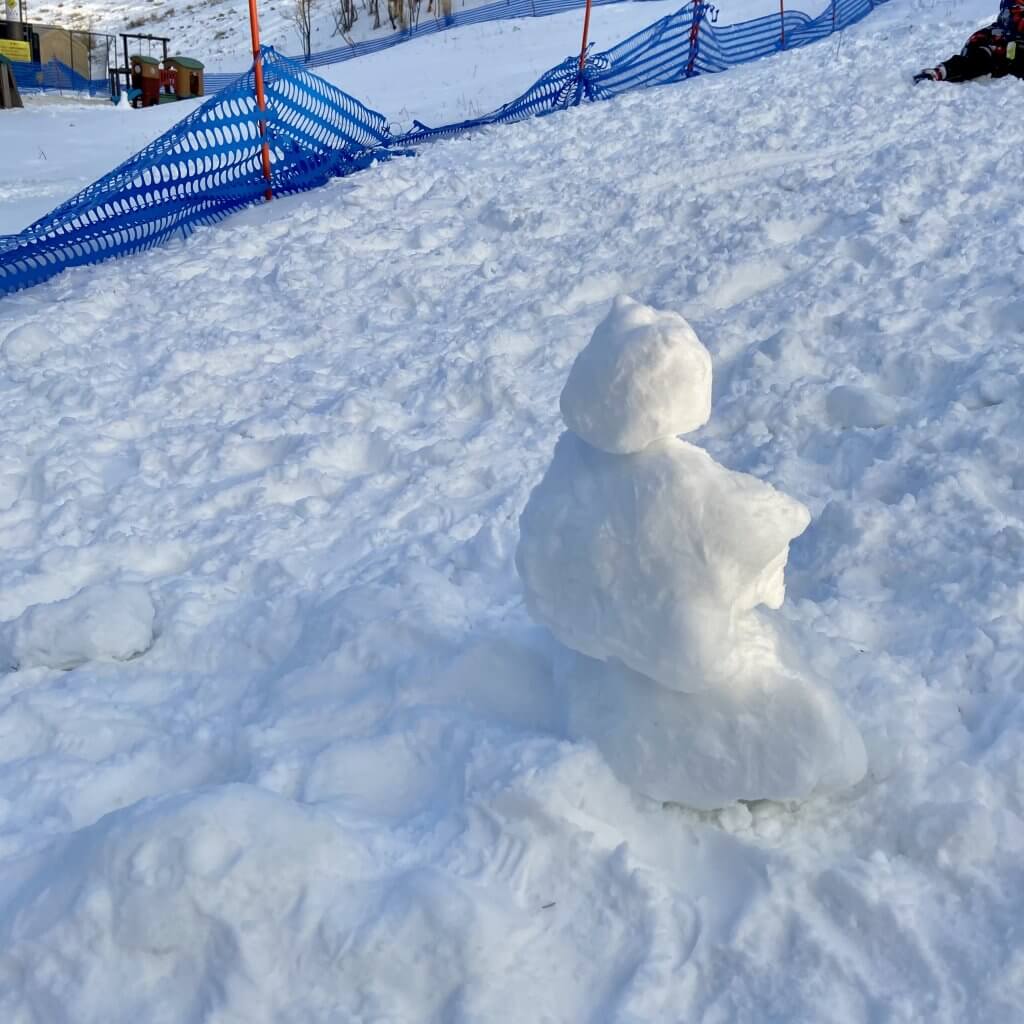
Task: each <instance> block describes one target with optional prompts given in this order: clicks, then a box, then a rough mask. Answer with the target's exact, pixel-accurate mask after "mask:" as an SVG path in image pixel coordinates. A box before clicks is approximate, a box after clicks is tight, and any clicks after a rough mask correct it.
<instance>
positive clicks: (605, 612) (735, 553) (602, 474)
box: [516, 433, 810, 693]
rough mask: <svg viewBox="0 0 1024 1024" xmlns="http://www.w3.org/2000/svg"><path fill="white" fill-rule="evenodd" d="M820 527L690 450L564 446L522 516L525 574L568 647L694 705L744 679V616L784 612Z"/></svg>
mask: <svg viewBox="0 0 1024 1024" xmlns="http://www.w3.org/2000/svg"><path fill="white" fill-rule="evenodd" d="M809 522H810V515H809V513H808V512H807V509H806V508H804V506H803V505H801V504H800V502H798V501H796V500H794V499H793V498H790V497H788V496H787V495H785V494H782V493H781V492H779V491H777V490H776V489H775V488H774V487H772V486H771V485H770V484H767V483H765V482H763V481H761V480H758V479H756V478H755V477H752V476H748V475H746V474H743V473H735V472H732V471H731V470H728V469H725V468H724V467H722V466H719V465H718V464H717V463H716V462H714V460H713V459H712V458H711V457H710V456H709V455H708V454H707V453H706V452H704V451H702V450H701V449H700V448H697V447H695V446H694V445H691V444H688V443H687V442H685V441H680V440H678V439H676V438H668V439H665V440H662V441H659V442H657V443H656V444H652V445H650V446H649V447H648V448H646V449H644V451H642V452H640V453H638V454H636V455H611V454H608V453H606V452H601V451H597V450H596V449H594V448H591V447H590V446H589V445H587V444H585V443H584V442H582V441H581V440H579V438H577V437H575V436H574V435H572V434H568V433H566V434H563V435H562V437H561V438H560V440H559V442H558V445H557V446H556V448H555V455H554V459H553V461H552V463H551V466H550V467H549V468H548V471H547V473H546V474H545V476H544V479H543V480H542V481H541V482H540V484H539V485H538V486H537V488H536V489H535V490H534V492H533V494H532V495H531V496H530V500H529V502H528V503H527V506H526V509H525V510H524V512H523V515H522V519H521V521H520V529H521V534H520V542H519V548H518V550H517V552H516V567H517V569H518V571H519V575H520V577H521V578H522V581H523V584H524V588H525V592H526V603H527V607H528V609H529V611H530V614H531V615H532V616H533V617H534V618H535V619H536V620H537V621H539V622H541V623H543V624H544V625H546V626H547V627H548V628H549V629H550V630H551V631H552V632H553V633H554V634H555V636H556V637H558V639H559V640H560V641H561V642H562V643H564V644H566V645H567V646H568V647H571V648H573V650H576V651H579V652H581V653H583V654H587V655H589V656H590V657H593V658H600V659H606V658H618V659H620V660H621V661H623V662H624V663H625V664H627V665H629V666H630V667H631V668H633V669H635V670H636V671H637V672H642V673H644V674H645V675H648V676H650V677H651V678H653V679H655V680H657V681H658V682H659V683H661V684H662V685H664V686H667V687H669V688H670V689H673V690H681V691H684V692H691V693H692V692H698V691H700V690H704V689H707V688H708V687H710V686H713V685H715V683H716V681H717V680H720V679H722V678H727V677H728V676H729V675H730V674H731V673H732V672H734V671H735V670H736V666H737V664H738V660H739V659H741V658H742V656H743V652H742V651H740V649H739V647H738V646H737V642H736V640H737V623H738V621H739V619H740V617H741V613H742V612H744V611H748V610H749V609H752V608H754V607H755V606H757V605H759V604H764V605H767V606H768V607H771V608H777V607H779V606H780V605H781V604H782V601H783V598H784V596H785V583H784V580H783V572H784V569H785V564H786V559H787V557H788V554H789V542H790V541H791V540H792V539H793V538H794V537H797V536H799V535H800V534H801V533H802V532H803V531H804V529H805V528H806V527H807V524H808V523H809Z"/></svg>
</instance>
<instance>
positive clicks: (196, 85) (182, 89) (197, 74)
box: [164, 57, 204, 100]
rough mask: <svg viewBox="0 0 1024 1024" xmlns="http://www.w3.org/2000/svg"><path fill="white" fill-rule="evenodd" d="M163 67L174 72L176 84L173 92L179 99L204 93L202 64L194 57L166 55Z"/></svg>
mask: <svg viewBox="0 0 1024 1024" xmlns="http://www.w3.org/2000/svg"><path fill="white" fill-rule="evenodd" d="M164 67H165V68H167V69H168V70H170V71H173V72H174V73H175V76H176V78H177V85H176V86H175V88H174V94H175V95H176V96H177V97H178V99H179V100H186V99H189V98H190V97H192V96H202V95H204V89H203V65H202V64H201V63H200V62H199V61H197V60H196V59H195V58H194V57H168V58H167V60H165V61H164Z"/></svg>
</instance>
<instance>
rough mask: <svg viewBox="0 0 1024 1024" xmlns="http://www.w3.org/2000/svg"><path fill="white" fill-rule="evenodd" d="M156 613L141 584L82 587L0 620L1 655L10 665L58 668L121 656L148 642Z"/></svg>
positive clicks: (122, 658)
mask: <svg viewBox="0 0 1024 1024" xmlns="http://www.w3.org/2000/svg"><path fill="white" fill-rule="evenodd" d="M155 616H156V610H155V609H154V607H153V601H152V599H151V598H150V596H149V592H148V590H147V589H146V588H145V587H144V586H143V585H142V584H137V583H120V584H108V583H103V584H97V585H94V586H90V587H85V588H84V589H83V590H80V591H79V592H78V593H77V594H75V595H74V596H72V597H69V598H67V599H66V600H64V601H54V602H52V603H50V604H36V605H32V606H31V607H30V608H27V609H26V610H25V611H24V612H23V613H22V614H21V615H19V616H18V618H16V619H14V620H13V621H12V622H8V623H4V624H2V625H0V652H2V653H0V660H3V661H5V662H6V663H7V664H8V666H10V667H14V668H36V667H46V668H59V669H69V668H74V667H75V666H76V665H82V664H84V663H85V662H87V661H111V660H112V661H126V660H127V659H129V658H134V657H136V656H137V655H139V654H142V653H143V652H144V651H147V650H149V648H150V647H151V646H152V644H153V621H154V618H155Z"/></svg>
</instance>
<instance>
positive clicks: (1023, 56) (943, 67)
mask: <svg viewBox="0 0 1024 1024" xmlns="http://www.w3.org/2000/svg"><path fill="white" fill-rule="evenodd" d="M1018 45H1019V46H1020V52H1019V54H1018ZM982 75H991V76H992V77H993V78H1002V77H1003V76H1004V75H1016V76H1017V77H1018V78H1024V0H1000V4H999V16H998V17H997V18H996V20H995V21H994V22H993V23H992V24H991V25H989V26H988V27H987V28H983V29H979V30H978V31H977V32H975V33H974V35H972V36H971V38H970V39H968V40H967V45H966V46H965V47H964V48H963V49H962V50H961V51H960V52H959V53H958V54H957V55H956V56H955V57H950V58H949V60H945V61H943V62H942V63H941V64H940V65H939V66H938V67H935V68H925V69H924V71H919V72H918V73H917V74H916V75H914V82H915V83H917V82H924V81H926V80H927V81H932V82H967V81H969V80H970V79H972V78H980V77H981V76H982Z"/></svg>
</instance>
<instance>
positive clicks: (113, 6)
mask: <svg viewBox="0 0 1024 1024" xmlns="http://www.w3.org/2000/svg"><path fill="white" fill-rule="evenodd" d="M484 2H489V0H452V2H451V9H452V10H453V11H459V10H464V9H467V8H473V7H477V6H480V5H481V3H484ZM637 2H638V3H649V2H651V0H637ZM653 2H654V3H655V4H657V3H658V2H659V0H653ZM827 2H828V0H793V3H792V6H793V7H794V8H797V9H800V10H805V11H810V12H811V13H817V12H818V11H819V10H820V9H822V8H823V7H824V6H826V4H827ZM439 3H440V0H423V4H422V7H421V8H420V14H419V19H420V22H425V21H428V20H430V19H432V18H435V17H438V16H439V15H440V13H441V11H442V8H441V7H440V6H439ZM675 6H676V7H680V6H682V0H680V2H678V3H677V4H676V5H675ZM719 8H720V12H721V13H720V17H721V18H722V19H723V21H741V20H744V19H746V18H751V17H757V16H759V15H762V14H771V13H774V12H776V11H777V10H778V3H777V2H776V0H723V2H722V3H720V4H719ZM294 9H295V0H260V3H259V17H260V28H261V32H262V38H263V41H264V42H265V43H268V44H270V45H271V46H274V47H276V48H277V49H278V50H281V51H282V52H284V53H287V54H296V53H301V51H302V44H301V41H300V37H299V35H298V33H297V31H296V28H295V25H294V22H293V18H292V13H293V11H294ZM356 10H357V12H358V20H357V21H356V23H355V25H354V27H353V29H352V32H351V33H350V35H349V37H348V38H349V39H350V40H354V41H359V40H363V39H370V38H378V37H382V36H387V35H390V34H391V33H393V32H394V31H395V29H394V28H392V25H391V22H390V21H389V19H388V16H387V2H386V0H381V3H380V17H381V24H380V27H379V28H374V24H373V21H374V19H373V17H372V16H371V15H370V13H369V11H367V9H366V7H365V6H364V4H363V3H361V2H357V4H356ZM30 13H31V17H32V18H33V20H36V21H39V22H42V23H52V24H55V25H62V26H64V27H67V28H79V29H86V28H88V29H91V30H92V31H94V32H108V33H112V34H116V33H118V32H127V31H131V32H139V33H147V34H150V35H156V36H167V37H169V38H170V39H171V40H172V43H171V49H172V50H173V51H174V52H176V53H182V54H186V55H190V56H195V57H197V58H199V59H200V60H202V61H204V63H206V64H207V65H208V67H209V68H210V69H212V70H218V71H241V70H244V69H245V68H246V67H248V65H249V63H250V62H251V59H252V46H251V42H250V33H249V7H248V3H247V0H109V2H103V3H100V2H99V0H78V2H77V3H75V4H70V3H67V2H65V0H60V2H57V3H54V2H53V0H43V2H41V3H32V5H31V12H30ZM658 16H659V15H658V14H652V15H651V16H650V17H646V22H650V21H653V20H654V19H655V18H657V17H658ZM641 20H643V18H642V19H641ZM312 26H313V36H312V49H313V51H314V52H316V51H318V50H326V49H333V48H335V47H338V46H343V45H344V44H345V43H346V41H347V40H346V39H344V38H342V37H341V36H339V35H338V34H337V33H336V31H335V21H334V17H333V15H332V3H331V2H330V0H314V3H313V8H312ZM604 41H605V43H608V44H610V43H612V42H615V41H617V40H614V39H607V38H605V39H604ZM508 55H509V56H510V57H511V58H512V59H518V56H519V54H518V53H517V52H516V48H515V47H514V46H511V45H510V47H509V54H508ZM562 56H564V54H562ZM559 59H561V58H559Z"/></svg>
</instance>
